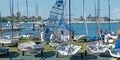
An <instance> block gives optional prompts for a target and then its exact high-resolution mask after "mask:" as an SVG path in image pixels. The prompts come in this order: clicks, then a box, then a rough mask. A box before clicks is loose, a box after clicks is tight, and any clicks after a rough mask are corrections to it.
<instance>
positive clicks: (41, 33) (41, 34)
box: [40, 30, 44, 42]
mask: <svg viewBox="0 0 120 60" xmlns="http://www.w3.org/2000/svg"><path fill="white" fill-rule="evenodd" d="M40 37H41V42H44V30H41V32H40Z"/></svg>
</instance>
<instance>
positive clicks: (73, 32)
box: [70, 27, 75, 39]
mask: <svg viewBox="0 0 120 60" xmlns="http://www.w3.org/2000/svg"><path fill="white" fill-rule="evenodd" d="M70 33H71V38H72V39H74V35H75V31H74V30H73V28H72V27H71V31H70Z"/></svg>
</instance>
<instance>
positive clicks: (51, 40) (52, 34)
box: [50, 32, 55, 42]
mask: <svg viewBox="0 0 120 60" xmlns="http://www.w3.org/2000/svg"><path fill="white" fill-rule="evenodd" d="M54 40H55V34H54V32H52V33H51V35H50V42H55V41H54Z"/></svg>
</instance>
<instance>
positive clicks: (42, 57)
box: [34, 51, 55, 60]
mask: <svg viewBox="0 0 120 60" xmlns="http://www.w3.org/2000/svg"><path fill="white" fill-rule="evenodd" d="M53 56H55V52H54V51H49V52H44V53H43V56H41V54H40V53H38V54H36V55H34V57H35V58H41V59H40V60H45V59H46V58H50V57H53Z"/></svg>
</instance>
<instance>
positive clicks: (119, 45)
mask: <svg viewBox="0 0 120 60" xmlns="http://www.w3.org/2000/svg"><path fill="white" fill-rule="evenodd" d="M115 48H120V28H119V29H118V38H117V41H116V44H115Z"/></svg>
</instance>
